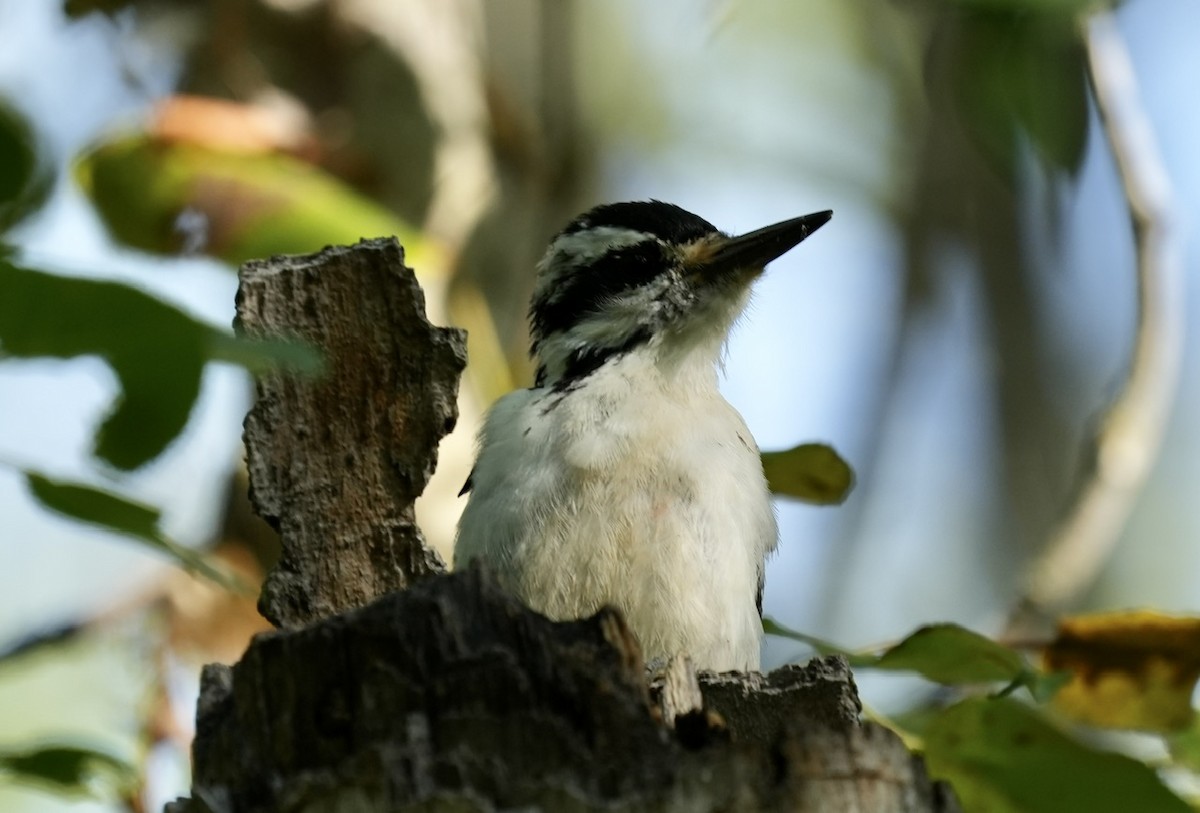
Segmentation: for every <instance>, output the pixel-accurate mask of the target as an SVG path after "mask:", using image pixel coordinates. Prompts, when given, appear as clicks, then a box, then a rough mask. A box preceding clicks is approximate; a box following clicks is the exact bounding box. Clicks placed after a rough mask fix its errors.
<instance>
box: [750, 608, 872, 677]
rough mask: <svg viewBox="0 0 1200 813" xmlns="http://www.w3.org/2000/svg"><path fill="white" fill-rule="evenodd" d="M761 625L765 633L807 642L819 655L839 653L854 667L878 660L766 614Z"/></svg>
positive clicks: (869, 665)
mask: <svg viewBox="0 0 1200 813" xmlns="http://www.w3.org/2000/svg"><path fill="white" fill-rule="evenodd" d="M762 626H763V632H765V633H766V634H767V635H777V636H779V637H780V638H790V639H791V640H793V641H799V642H800V643H802V644H808V645H809V646H811V647H812V648H813V650H815V651H816V652H817V654H819V655H841V656H842V657H844V658H845V659H846V660H848V661H849V662H850V665H851V666H854V667H860V666H861V667H867V668H869V667H872V666H874V665H875V664H876V663H877V662H878V661H879V657H878V656H877V655H872V654H869V653H866V654H864V653H856V652H851V651H850V650H848V649H846V648H845V647H840V646H838V645H837V644H832V643H830V642H829V641H826V640H824V639H822V638H817V637H816V636H813V635H808V634H806V633H803V632H799V631H797V630H794V629H791V628H789V627H785V626H784V625H783V624H780V623H779V622H778V621H775V620H774V619H772V618H768V617H766V616H763V619H762Z"/></svg>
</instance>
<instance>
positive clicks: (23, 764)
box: [0, 745, 137, 795]
mask: <svg viewBox="0 0 1200 813" xmlns="http://www.w3.org/2000/svg"><path fill="white" fill-rule="evenodd" d="M0 773H7V774H9V775H10V776H11V777H12V778H13V779H16V780H18V781H24V782H28V783H31V784H35V785H44V786H48V787H49V789H51V790H54V791H56V792H59V793H74V794H81V795H93V794H94V786H95V785H96V783H97V782H98V781H103V782H105V783H106V784H109V785H110V786H111V790H112V791H113V792H116V791H119V790H120V789H122V788H128V787H130V786H131V785H132V784H133V783H134V782H135V781H136V779H137V773H136V772H135V771H134V769H133V766H132V765H130V764H129V763H128V762H125V761H124V760H122V759H118V758H117V757H115V756H113V755H111V754H107V753H105V752H103V751H97V750H94V749H91V748H82V747H78V746H73V745H47V746H43V747H41V748H35V749H31V750H28V751H0Z"/></svg>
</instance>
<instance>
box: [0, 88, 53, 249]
mask: <svg viewBox="0 0 1200 813" xmlns="http://www.w3.org/2000/svg"><path fill="white" fill-rule="evenodd" d="M51 180H52V177H51V174H50V173H49V172H48V171H47V170H46V169H45V167H44V166H43V165H42V162H41V161H40V160H39V158H38V154H37V148H36V143H35V141H34V137H33V132H32V131H31V130H30V128H29V125H28V124H27V123H26V122H25V119H24V118H22V117H21V116H20V115H19V114H18V113H17V112H16V111H15V110H13V109H12V108H10V107H8V106H7V105H5V104H3V103H0V231H5V230H7V229H9V228H12V226H14V225H15V224H16V223H17V222H19V221H20V220H21V219H22V218H24V217H25V216H26V215H28V214H30V213H31V212H33V211H34V210H36V209H37V208H38V207H40V206H41V205H42V203H44V202H45V199H46V195H47V194H48V193H49V191H50V185H51V184H50V182H51Z"/></svg>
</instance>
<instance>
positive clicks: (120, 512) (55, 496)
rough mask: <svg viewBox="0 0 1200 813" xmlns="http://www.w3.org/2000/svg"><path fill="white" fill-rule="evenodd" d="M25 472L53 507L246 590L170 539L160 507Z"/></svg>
mask: <svg viewBox="0 0 1200 813" xmlns="http://www.w3.org/2000/svg"><path fill="white" fill-rule="evenodd" d="M24 474H25V482H26V484H27V485H28V486H29V491H30V493H32V494H33V496H34V497H35V498H36V499H37V500H38V502H40V503H41V504H42V505H43V506H45V507H46V508H49V509H50V510H51V511H54V512H56V513H59V514H62V515H64V516H67V517H71V518H72V519H77V520H79V521H80V522H86V523H89V524H91V525H99V526H100V527H102V528H106V529H108V530H110V531H116V532H117V533H121V534H125V535H127V536H130V537H132V538H134V539H137V540H139V541H141V542H145V543H147V544H148V545H149V546H150V547H152V548H154V549H155V550H158V551H161V552H162V553H165V554H167V555H168V556H170V557H171V558H172V559H174V560H175V561H176V562H177V563H179V564H180V565H182V566H183V567H184V568H185V569H187V570H188V571H189V572H192V573H195V574H197V575H200V576H204V577H205V578H208V579H211V580H212V581H214V582H216V583H217V584H220V585H221V586H222V587H226V588H229V589H232V590H239V591H244V589H245V588H244V586H242V585H240V584H239V583H237V582H236V581H235V580H234V579H232V578H231V577H230V576H229V575H228V574H227V573H225V572H223V571H221V570H218V569H217V568H216V567H213V565H211V564H210V563H209V562H208V560H207V559H206V558H205V557H204V556H203V555H202V554H200V553H197V552H196V551H194V550H192V549H191V548H188V547H185V546H183V545H180V544H179V543H177V542H174V541H172V540H170V539H168V538H167V536H166V535H165V534H163V532H162V531H161V530H160V529H159V527H158V519H159V511H158V509H157V508H152V507H151V506H148V505H144V504H142V503H138V502H134V501H132V500H129V499H127V498H125V497H122V496H120V495H117V494H113V493H112V492H110V491H105V490H103V489H99V488H95V487H94V486H90V485H85V484H83V483H67V482H63V481H61V480H51V479H50V478H48V477H44V476H42V475H40V474H37V473H35V472H31V471H27V472H24Z"/></svg>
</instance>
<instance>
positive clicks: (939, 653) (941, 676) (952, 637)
mask: <svg viewBox="0 0 1200 813" xmlns="http://www.w3.org/2000/svg"><path fill="white" fill-rule="evenodd" d="M763 631H764V632H766V633H767V634H768V635H778V636H781V637H784V638H791V639H792V640H794V641H800V642H802V643H805V644H808V645H809V646H811V647H812V648H813V649H814V650H816V651H817V652H819V653H820V654H822V655H843V656H845V657H846V658H847V659H848V660H849V661H850V665H851V666H853V667H855V668H861V669H881V670H884V671H888V672H916V673H917V674H919V675H921V677H923V678H925V679H927V680H932V681H933V682H935V683H942V684H945V685H948V686H955V685H960V684H972V683H999V682H1003V683H1005V684H1007V686H1006V687H1005V689H1004V690H1003V691H1004V693H1008V692H1011V691H1013V690H1015V689H1017V688H1019V687H1021V686H1025V687H1028V689H1029V691H1030V693H1031V694H1033V695H1034V696H1035V697H1037V698H1038V699H1042V698H1043V697H1044V696H1045V695H1046V694H1047V693H1052V692H1053V690H1054V689H1055V688H1057V687H1058V686H1060V685H1062V676H1061V675H1044V674H1042V673H1040V672H1038V671H1036V670H1034V669H1032V668H1030V667H1029V665H1028V664H1027V663H1026V662H1025V659H1024V658H1023V657H1022V656H1021V655H1020V654H1019V653H1018V652H1016V651H1014V650H1012V649H1009V648H1008V647H1006V646H1004V645H1002V644H998V643H996V642H995V641H993V640H991V639H990V638H987V637H985V636H983V635H980V634H979V633H977V632H972V631H971V630H969V629H966V628H965V627H960V626H959V625H957V624H933V625H930V626H927V627H921V628H920V629H918V630H917V631H916V632H914V633H912V634H911V635H909V636H908V637H907V638H905V639H904V640H903V641H901V642H900V643H898V644H896V645H895V646H892V647H889V648H888V649H885V650H884V651H883V652H879V653H872V652H852V651H850V650H848V649H846V648H844V647H840V646H837V645H836V644H831V643H829V642H828V641H824V640H822V639H820V638H816V637H814V636H811V635H806V634H805V633H802V632H797V631H796V630H792V629H788V628H787V627H785V626H783V625H782V624H779V623H778V622H776V621H773V620H771V619H770V618H764V619H763Z"/></svg>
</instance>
